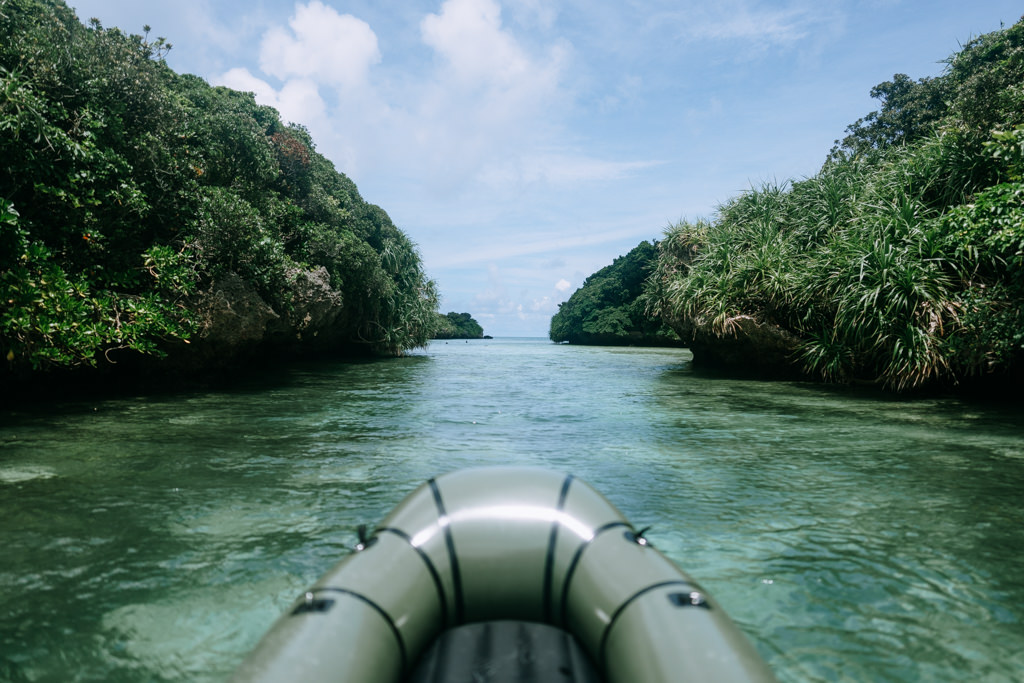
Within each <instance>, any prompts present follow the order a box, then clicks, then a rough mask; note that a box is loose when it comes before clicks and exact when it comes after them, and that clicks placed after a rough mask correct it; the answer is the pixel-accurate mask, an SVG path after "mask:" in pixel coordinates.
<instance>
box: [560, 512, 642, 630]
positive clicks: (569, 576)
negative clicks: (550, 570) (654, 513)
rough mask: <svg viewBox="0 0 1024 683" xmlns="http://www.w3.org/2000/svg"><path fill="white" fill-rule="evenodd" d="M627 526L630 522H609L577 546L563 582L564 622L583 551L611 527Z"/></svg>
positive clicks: (564, 621)
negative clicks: (571, 585)
mask: <svg viewBox="0 0 1024 683" xmlns="http://www.w3.org/2000/svg"><path fill="white" fill-rule="evenodd" d="M620 526H625V527H628V526H629V524H628V523H626V522H622V521H619V522H608V523H607V524H604V525H602V526H599V527H598V528H597V529H595V530H594V535H593V536H591V537H590V540H588V541H584V542H582V543H580V545H579V547H578V548H576V553H575V554H574V555H573V557H572V562H570V563H569V569H568V570H566V572H565V581H564V582H563V584H562V610H561V611H562V614H561V618H562V624H563V625H565V624H566V623H568V616H569V586H570V584H571V583H572V580H573V578H574V577H575V575H576V569H577V567H579V564H580V560H581V559H582V558H583V551H584V550H586V549H587V548H589V547H590V544H591V543H593V542H594V539H596V538H597V537H598V536H600V535H601V534H603V533H604V532H606V531H608V530H609V529H615V528H616V527H620Z"/></svg>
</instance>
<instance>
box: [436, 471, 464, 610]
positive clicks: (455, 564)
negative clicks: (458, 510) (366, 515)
mask: <svg viewBox="0 0 1024 683" xmlns="http://www.w3.org/2000/svg"><path fill="white" fill-rule="evenodd" d="M427 483H428V484H429V485H430V490H431V492H433V494H434V505H436V506H437V514H438V522H439V523H440V525H441V526H442V527H443V528H444V542H445V546H446V547H447V548H448V559H449V560H450V562H451V565H452V588H453V590H454V591H455V596H454V598H455V623H456V624H461V623H463V621H464V619H465V606H464V597H463V594H462V572H461V571H460V570H459V556H458V554H456V552H455V539H454V538H453V536H452V527H451V524H450V523H449V520H448V511H447V510H445V507H444V498H443V497H442V496H441V489H440V487H438V485H437V480H436V479H434V478H430V479H428V480H427Z"/></svg>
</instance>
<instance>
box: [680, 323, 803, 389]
mask: <svg viewBox="0 0 1024 683" xmlns="http://www.w3.org/2000/svg"><path fill="white" fill-rule="evenodd" d="M726 327H727V331H726V332H725V333H724V334H721V335H718V334H715V333H713V332H711V331H710V330H707V329H704V328H702V327H698V326H696V325H694V324H693V323H692V322H691V321H688V320H677V321H674V322H673V324H672V328H673V329H674V330H675V331H676V333H677V334H678V335H679V336H680V338H682V339H683V340H684V344H685V345H686V346H688V347H689V348H690V351H691V352H692V353H693V362H694V364H695V365H699V366H704V367H711V368H716V369H720V370H726V371H728V372H731V373H737V374H742V375H745V376H751V377H778V378H788V377H794V378H795V377H801V376H803V375H804V373H803V371H802V369H801V366H800V363H799V360H798V359H797V358H796V351H797V348H798V347H799V344H800V339H799V338H798V337H797V336H796V335H794V334H793V333H792V332H789V331H788V330H785V329H783V328H782V327H779V326H778V325H773V324H770V323H763V322H760V321H759V320H757V318H756V317H755V316H751V315H739V316H736V317H734V318H731V319H730V320H729V321H728V322H727V324H726Z"/></svg>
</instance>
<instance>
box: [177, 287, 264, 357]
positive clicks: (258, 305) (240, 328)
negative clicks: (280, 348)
mask: <svg viewBox="0 0 1024 683" xmlns="http://www.w3.org/2000/svg"><path fill="white" fill-rule="evenodd" d="M196 310H197V312H198V314H199V316H198V317H199V321H200V322H199V330H198V332H197V334H196V335H195V343H199V344H201V345H204V346H208V347H210V348H211V350H216V351H221V352H224V353H228V354H230V353H232V352H237V350H240V349H245V348H248V347H251V346H254V345H257V344H259V343H261V342H262V341H264V339H266V337H267V331H268V327H269V326H270V325H271V323H276V322H278V321H279V320H280V319H281V316H280V315H278V314H277V312H276V311H274V309H273V308H271V307H270V306H269V305H268V304H267V302H265V301H264V300H263V299H262V298H261V297H260V295H259V294H257V293H256V290H255V289H254V288H253V287H252V286H251V285H250V284H249V283H247V282H246V281H245V280H243V279H242V278H241V277H239V276H238V275H235V274H234V273H229V274H228V275H225V276H223V277H221V278H220V279H218V280H217V281H216V282H215V283H214V284H213V286H212V287H211V288H210V289H209V290H208V291H207V292H205V293H204V294H203V295H202V297H201V299H200V303H199V305H198V306H197V307H196Z"/></svg>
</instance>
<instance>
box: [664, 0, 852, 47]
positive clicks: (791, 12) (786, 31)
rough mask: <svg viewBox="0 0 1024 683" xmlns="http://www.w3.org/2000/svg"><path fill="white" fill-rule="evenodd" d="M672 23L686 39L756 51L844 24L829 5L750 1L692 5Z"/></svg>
mask: <svg viewBox="0 0 1024 683" xmlns="http://www.w3.org/2000/svg"><path fill="white" fill-rule="evenodd" d="M672 16H673V20H672V21H673V23H674V24H675V25H677V26H678V27H679V29H678V30H679V32H680V33H681V34H682V35H684V36H685V37H687V38H690V39H695V40H701V41H709V40H710V41H733V42H742V43H744V44H745V45H747V46H749V47H751V48H754V49H755V50H756V49H763V48H765V47H768V46H781V47H790V46H793V45H795V44H797V43H800V42H802V41H804V40H806V39H807V38H808V37H813V36H814V35H816V34H818V33H820V32H822V31H825V32H828V30H829V27H830V26H834V25H836V24H837V23H839V22H841V18H842V17H841V15H840V14H839V13H837V11H836V10H835V9H833V8H832V7H830V5H829V3H821V2H807V1H806V0H796V1H795V2H786V3H768V4H767V5H763V4H761V3H757V2H751V1H750V0H731V1H727V2H717V3H709V4H703V3H693V4H692V5H691V6H690V7H688V8H687V9H685V10H681V11H678V12H673V13H672Z"/></svg>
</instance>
